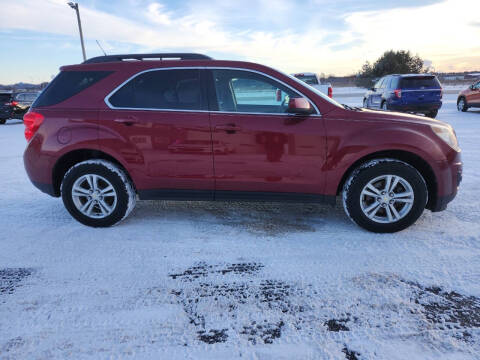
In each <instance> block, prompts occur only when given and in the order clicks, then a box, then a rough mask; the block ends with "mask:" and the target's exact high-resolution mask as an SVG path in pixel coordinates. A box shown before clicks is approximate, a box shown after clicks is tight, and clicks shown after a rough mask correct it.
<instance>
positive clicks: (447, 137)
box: [430, 124, 460, 151]
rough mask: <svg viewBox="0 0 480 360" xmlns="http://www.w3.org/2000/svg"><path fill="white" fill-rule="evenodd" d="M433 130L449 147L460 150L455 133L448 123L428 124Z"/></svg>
mask: <svg viewBox="0 0 480 360" xmlns="http://www.w3.org/2000/svg"><path fill="white" fill-rule="evenodd" d="M430 127H431V128H432V130H433V132H434V133H435V134H436V135H437V136H438V137H439V138H440V139H442V140H443V141H445V142H446V143H447V144H448V145H450V147H451V148H452V149H454V150H456V151H460V148H459V147H458V140H457V135H455V131H454V130H453V128H452V127H451V126H450V125H446V124H445V125H430Z"/></svg>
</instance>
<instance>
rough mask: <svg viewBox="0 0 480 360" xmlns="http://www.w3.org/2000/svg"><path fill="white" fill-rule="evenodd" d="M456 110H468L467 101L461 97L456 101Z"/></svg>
mask: <svg viewBox="0 0 480 360" xmlns="http://www.w3.org/2000/svg"><path fill="white" fill-rule="evenodd" d="M457 110H458V111H461V112H465V111H467V110H468V105H467V100H466V99H465V98H464V97H463V96H462V97H459V98H458V100H457Z"/></svg>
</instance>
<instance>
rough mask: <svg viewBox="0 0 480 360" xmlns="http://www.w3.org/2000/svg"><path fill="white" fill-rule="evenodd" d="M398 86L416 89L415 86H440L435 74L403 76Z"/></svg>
mask: <svg viewBox="0 0 480 360" xmlns="http://www.w3.org/2000/svg"><path fill="white" fill-rule="evenodd" d="M400 87H401V88H402V89H417V88H440V87H441V86H440V82H439V81H438V79H437V78H436V77H435V76H412V77H403V78H402V79H401V80H400Z"/></svg>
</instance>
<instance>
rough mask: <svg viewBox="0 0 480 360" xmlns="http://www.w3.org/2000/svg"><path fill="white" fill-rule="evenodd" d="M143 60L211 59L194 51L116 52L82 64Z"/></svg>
mask: <svg viewBox="0 0 480 360" xmlns="http://www.w3.org/2000/svg"><path fill="white" fill-rule="evenodd" d="M143 60H150V61H151V60H159V61H162V60H169V61H171V60H212V58H211V57H209V56H207V55H203V54H196V53H152V54H117V55H105V56H97V57H94V58H90V59H88V60H86V61H84V62H83V63H82V64H94V63H95V64H98V63H104V62H117V61H143Z"/></svg>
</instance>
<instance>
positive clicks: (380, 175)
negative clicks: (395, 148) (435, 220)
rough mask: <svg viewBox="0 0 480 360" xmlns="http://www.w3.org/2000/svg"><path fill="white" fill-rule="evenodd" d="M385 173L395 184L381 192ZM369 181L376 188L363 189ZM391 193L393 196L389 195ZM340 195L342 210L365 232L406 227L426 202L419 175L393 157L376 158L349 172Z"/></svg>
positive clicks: (415, 217)
mask: <svg viewBox="0 0 480 360" xmlns="http://www.w3.org/2000/svg"><path fill="white" fill-rule="evenodd" d="M388 176H391V177H392V178H391V180H393V181H391V182H390V185H391V186H392V185H394V183H395V181H397V183H396V185H395V186H394V188H391V189H390V190H391V191H390V192H388V191H387V192H386V193H385V194H384V193H383V191H384V188H383V187H384V186H385V185H386V184H387V182H388ZM369 184H370V185H373V186H374V187H375V189H376V191H373V189H371V188H370V187H368V188H367V186H368V185H369ZM377 192H378V193H377ZM369 193H370V194H374V195H375V196H370V195H368V194H369ZM392 193H393V195H395V196H393V197H391V196H390V195H391V194H392ZM407 194H413V196H411V195H407ZM399 195H400V196H399ZM342 197H343V207H344V209H345V212H346V213H347V215H348V216H349V218H350V219H351V220H352V221H353V222H354V223H356V224H357V225H359V226H361V227H362V228H364V229H366V230H368V231H372V232H376V233H393V232H397V231H401V230H403V229H405V228H407V227H409V226H410V225H412V224H413V223H414V222H415V221H416V220H417V219H418V218H419V217H420V215H421V214H422V212H423V210H424V209H425V205H426V204H427V200H428V190H427V185H426V183H425V180H424V179H423V177H422V176H421V175H420V173H419V172H418V171H417V170H416V169H415V168H414V167H412V166H411V165H409V164H407V163H405V162H403V161H400V160H395V159H376V160H371V161H368V162H367V163H365V164H363V165H361V166H360V167H359V168H357V169H356V170H355V171H354V172H353V173H352V174H351V175H350V177H349V178H348V179H347V181H346V182H345V185H344V187H343V196H342ZM395 199H396V200H395ZM392 208H393V209H395V212H396V214H395V213H394V210H392ZM387 211H388V213H390V215H389V214H388V213H387ZM372 214H373V215H372ZM397 215H398V216H397ZM395 218H397V219H395Z"/></svg>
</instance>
